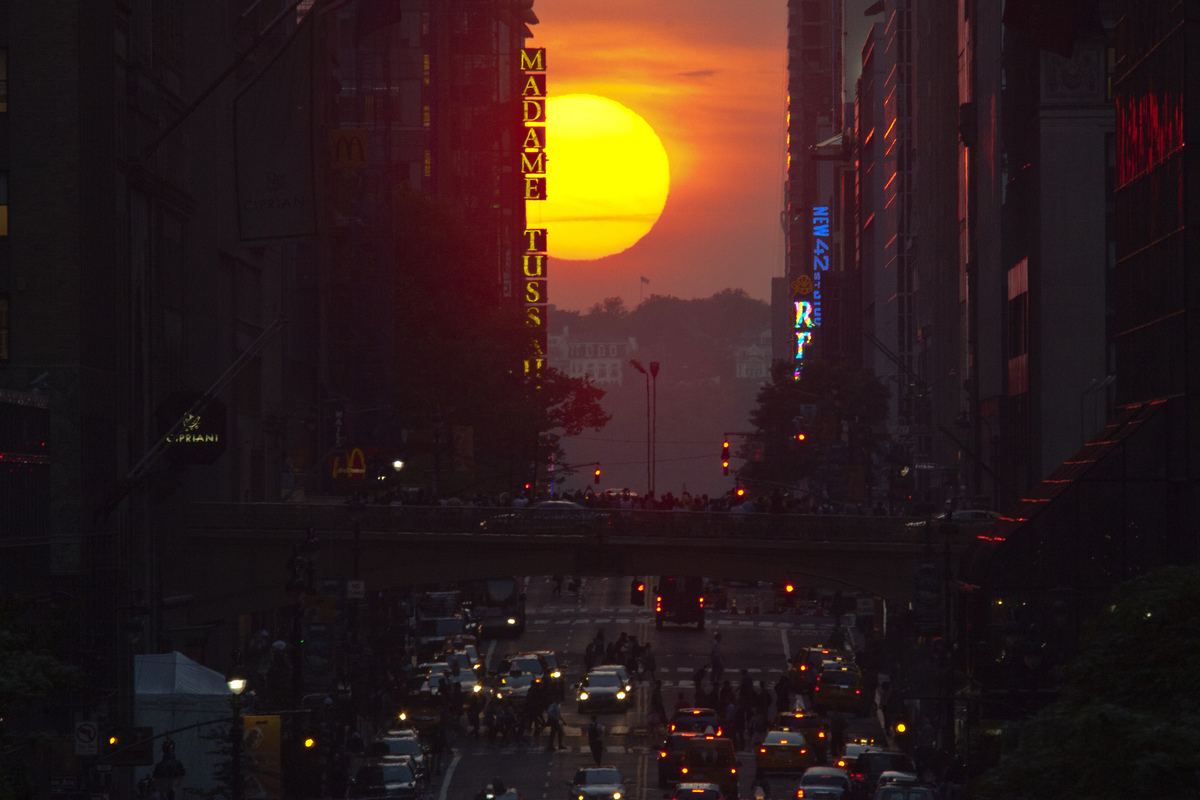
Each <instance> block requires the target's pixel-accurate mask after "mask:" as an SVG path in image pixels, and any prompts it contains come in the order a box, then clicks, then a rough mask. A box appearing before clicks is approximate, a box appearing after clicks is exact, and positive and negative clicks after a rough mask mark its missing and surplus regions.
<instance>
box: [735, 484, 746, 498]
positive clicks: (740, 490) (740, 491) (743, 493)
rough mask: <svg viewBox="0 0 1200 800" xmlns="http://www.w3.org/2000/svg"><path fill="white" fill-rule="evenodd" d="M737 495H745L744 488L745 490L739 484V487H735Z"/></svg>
mask: <svg viewBox="0 0 1200 800" xmlns="http://www.w3.org/2000/svg"><path fill="white" fill-rule="evenodd" d="M737 496H738V497H745V496H746V490H745V489H743V488H742V487H741V486H739V487H738V488H737Z"/></svg>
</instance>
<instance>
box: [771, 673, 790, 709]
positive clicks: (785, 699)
mask: <svg viewBox="0 0 1200 800" xmlns="http://www.w3.org/2000/svg"><path fill="white" fill-rule="evenodd" d="M791 707H792V687H791V686H790V685H789V684H788V679H787V674H786V673H785V674H783V675H780V676H779V680H778V681H776V683H775V709H776V710H777V711H787V710H788V709H789V708H791Z"/></svg>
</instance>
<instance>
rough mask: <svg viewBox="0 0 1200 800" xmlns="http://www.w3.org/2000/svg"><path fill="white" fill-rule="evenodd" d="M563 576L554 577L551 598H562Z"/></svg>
mask: <svg viewBox="0 0 1200 800" xmlns="http://www.w3.org/2000/svg"><path fill="white" fill-rule="evenodd" d="M562 585H563V576H562V575H555V576H554V588H553V589H551V590H550V596H551V597H562Z"/></svg>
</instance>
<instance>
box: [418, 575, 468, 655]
mask: <svg viewBox="0 0 1200 800" xmlns="http://www.w3.org/2000/svg"><path fill="white" fill-rule="evenodd" d="M416 631H417V655H418V657H419V658H420V659H421V660H422V661H426V660H429V659H431V658H433V657H435V656H436V655H437V654H439V653H441V652H442V650H444V649H445V645H446V640H447V639H454V638H455V637H458V636H462V635H463V634H464V633H467V620H466V615H465V614H464V613H463V607H462V593H461V592H458V591H445V592H425V593H424V594H422V595H421V597H420V599H419V600H418V601H417V613H416Z"/></svg>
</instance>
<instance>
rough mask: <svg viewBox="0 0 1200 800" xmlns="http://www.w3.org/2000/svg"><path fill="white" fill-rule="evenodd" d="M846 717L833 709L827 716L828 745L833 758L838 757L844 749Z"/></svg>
mask: <svg viewBox="0 0 1200 800" xmlns="http://www.w3.org/2000/svg"><path fill="white" fill-rule="evenodd" d="M847 727H848V725H847V724H846V718H845V717H843V716H842V715H841V714H840V713H839V712H837V711H834V712H833V716H831V717H830V718H829V747H830V748H831V749H832V750H833V756H834V758H839V757H841V755H842V751H843V750H845V749H846V728H847Z"/></svg>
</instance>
